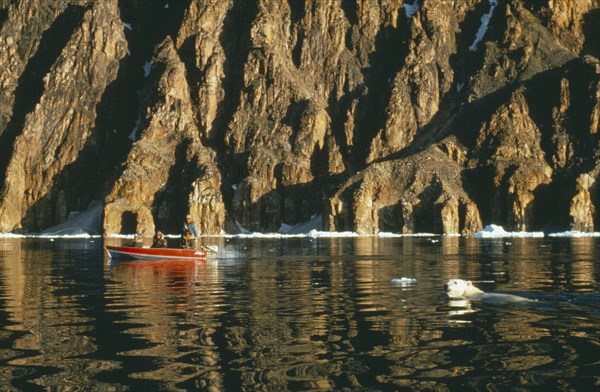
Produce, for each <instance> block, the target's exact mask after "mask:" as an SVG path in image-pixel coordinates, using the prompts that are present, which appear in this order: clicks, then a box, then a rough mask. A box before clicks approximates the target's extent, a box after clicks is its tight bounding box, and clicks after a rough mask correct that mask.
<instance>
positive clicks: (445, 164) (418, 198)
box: [324, 139, 481, 234]
mask: <svg viewBox="0 0 600 392" xmlns="http://www.w3.org/2000/svg"><path fill="white" fill-rule="evenodd" d="M444 142H445V143H444V144H445V147H440V145H433V146H431V147H429V148H427V149H425V150H424V151H423V152H421V153H418V154H415V155H414V156H411V157H408V158H404V159H397V160H392V161H385V162H381V163H376V164H372V165H370V166H369V167H368V168H367V169H365V170H364V171H362V172H360V173H358V174H357V175H355V176H353V177H352V178H350V179H349V180H348V182H346V184H344V185H343V186H342V187H341V189H340V190H339V191H338V192H337V193H336V194H335V195H334V196H333V198H332V200H330V202H329V205H330V208H329V209H328V211H327V216H325V217H324V220H325V225H326V226H325V227H329V228H331V227H333V228H335V229H336V230H338V231H341V230H354V231H356V232H357V233H360V234H377V233H378V232H380V231H395V232H402V233H414V232H438V233H439V232H443V233H446V234H455V233H460V232H461V231H462V232H464V233H471V232H474V231H477V230H479V229H481V221H480V220H479V219H478V213H477V212H476V211H477V208H476V207H475V205H474V204H473V202H472V201H471V199H470V198H469V196H468V194H467V193H465V192H464V191H463V189H462V184H461V170H462V168H461V165H460V164H459V163H457V162H456V161H453V160H451V159H450V158H449V156H448V155H447V152H446V151H444V150H447V145H450V144H452V145H454V147H455V148H458V149H461V147H460V146H457V145H456V143H457V142H456V140H453V139H447V140H445V141H444ZM467 211H468V215H467ZM350 225H352V226H350Z"/></svg>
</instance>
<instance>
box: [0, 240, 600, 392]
mask: <svg viewBox="0 0 600 392" xmlns="http://www.w3.org/2000/svg"><path fill="white" fill-rule="evenodd" d="M435 240H437V241H438V242H432V240H431V239H428V238H388V239H378V238H346V239H339V238H335V239H313V240H311V239H285V240H281V239H273V240H266V239H262V240H257V239H252V240H251V239H246V240H242V239H231V240H229V241H227V242H225V241H226V240H223V239H219V240H217V242H219V243H220V245H221V246H227V248H228V249H229V250H231V251H233V250H236V251H237V252H238V253H237V254H234V253H233V252H229V253H228V254H227V256H228V257H227V258H225V259H221V260H213V261H208V262H205V263H203V262H176V263H168V262H162V263H161V262H137V263H109V262H108V260H107V258H106V256H105V254H104V252H103V248H102V245H103V242H102V239H95V240H66V239H63V240H58V239H57V240H55V241H53V242H51V241H49V240H39V239H37V240H36V239H27V240H18V239H0V245H1V247H2V254H1V256H0V389H2V390H5V389H7V390H36V389H40V390H48V389H52V390H56V389H58V390H62V389H64V388H65V387H67V388H70V390H111V391H114V390H136V391H138V390H157V389H159V390H194V389H196V390H215V391H216V390H231V391H236V390H269V391H271V390H316V389H325V390H403V389H404V390H492V391H494V390H497V391H507V390H519V389H521V390H543V391H549V390H597V388H598V387H599V385H600V336H599V331H600V329H599V321H600V294H599V292H600V290H599V289H600V283H599V282H600V261H599V259H600V240H599V239H593V238H578V239H553V240H550V239H511V240H509V241H510V242H509V243H507V241H506V240H481V239H465V238H438V239H435ZM435 240H434V241H435ZM214 241H215V240H211V242H214ZM118 242H119V240H114V241H112V243H118ZM234 256H235V257H234ZM402 276H406V277H412V278H415V279H416V280H417V282H416V283H415V284H412V285H407V286H402V285H393V284H391V283H390V281H391V279H393V278H399V277H402ZM448 278H463V279H471V280H476V281H493V282H494V283H477V285H478V286H480V287H481V288H483V289H485V290H489V291H492V290H504V291H509V292H517V293H519V294H521V295H525V296H529V297H531V298H534V299H538V300H539V301H537V302H532V303H531V304H528V305H526V306H519V307H514V306H513V307H511V306H501V307H494V306H489V305H482V304H476V303H473V304H462V305H461V306H450V305H451V304H450V303H448V302H446V301H443V300H440V299H438V295H439V294H440V293H441V288H442V285H443V283H444V281H445V280H446V279H448Z"/></svg>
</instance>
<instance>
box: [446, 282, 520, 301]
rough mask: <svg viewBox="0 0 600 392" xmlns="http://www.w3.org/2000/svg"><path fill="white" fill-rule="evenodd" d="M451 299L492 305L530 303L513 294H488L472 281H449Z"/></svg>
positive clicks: (447, 292)
mask: <svg viewBox="0 0 600 392" xmlns="http://www.w3.org/2000/svg"><path fill="white" fill-rule="evenodd" d="M444 291H446V294H447V295H448V298H449V299H468V300H471V301H479V302H483V303H487V304H491V305H506V304H514V303H520V302H527V301H530V300H529V299H527V298H524V297H519V296H518V295H513V294H502V293H486V292H484V291H482V290H480V289H478V288H477V287H475V286H474V285H473V283H472V282H471V281H470V280H462V279H449V280H448V282H446V284H444Z"/></svg>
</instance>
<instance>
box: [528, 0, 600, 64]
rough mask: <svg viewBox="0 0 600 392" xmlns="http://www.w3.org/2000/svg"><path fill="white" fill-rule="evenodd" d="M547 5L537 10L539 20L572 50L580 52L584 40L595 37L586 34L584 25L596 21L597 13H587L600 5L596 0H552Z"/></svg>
mask: <svg viewBox="0 0 600 392" xmlns="http://www.w3.org/2000/svg"><path fill="white" fill-rule="evenodd" d="M547 7H548V8H544V9H543V11H542V12H539V14H540V16H541V20H542V21H543V22H544V24H545V25H547V26H548V28H549V29H550V31H552V32H553V33H554V34H555V35H556V36H557V37H558V38H559V39H560V40H561V42H562V43H563V44H564V45H565V46H566V47H568V48H569V49H570V50H572V51H573V52H575V53H581V51H582V49H583V46H584V44H585V41H586V40H593V39H597V37H596V38H592V37H591V36H590V35H589V34H591V33H587V34H586V31H584V27H585V24H593V23H594V22H596V23H597V22H598V19H597V18H598V16H597V15H596V16H595V17H594V16H593V15H590V14H589V13H590V11H591V10H593V9H597V8H598V7H600V2H598V0H577V1H571V0H554V1H549V2H548V4H547ZM586 18H589V20H587V21H586V20H585V19H586ZM594 19H595V20H594Z"/></svg>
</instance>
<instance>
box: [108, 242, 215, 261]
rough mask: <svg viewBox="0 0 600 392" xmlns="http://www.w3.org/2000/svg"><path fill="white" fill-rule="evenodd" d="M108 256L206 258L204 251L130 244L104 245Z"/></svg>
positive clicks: (174, 258) (113, 257)
mask: <svg viewBox="0 0 600 392" xmlns="http://www.w3.org/2000/svg"><path fill="white" fill-rule="evenodd" d="M106 250H107V251H108V256H109V257H110V258H111V259H115V258H122V257H123V258H134V259H142V260H206V251H204V250H198V249H176V248H135V247H130V246H108V245H107V246H106Z"/></svg>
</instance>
